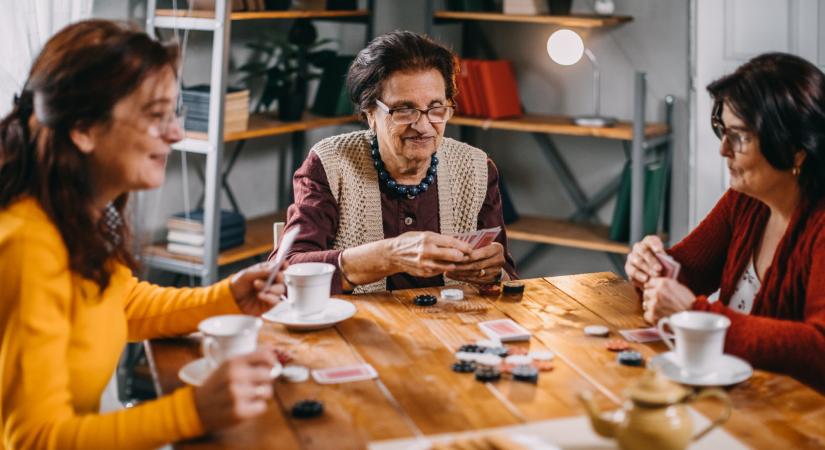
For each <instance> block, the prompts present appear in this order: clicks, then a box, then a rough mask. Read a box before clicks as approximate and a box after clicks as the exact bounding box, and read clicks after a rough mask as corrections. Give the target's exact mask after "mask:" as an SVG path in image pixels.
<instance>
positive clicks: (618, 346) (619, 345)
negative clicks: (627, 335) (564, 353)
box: [605, 339, 630, 352]
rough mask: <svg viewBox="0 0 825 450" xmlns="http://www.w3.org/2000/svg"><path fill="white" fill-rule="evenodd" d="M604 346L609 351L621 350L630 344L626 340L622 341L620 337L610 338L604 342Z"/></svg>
mask: <svg viewBox="0 0 825 450" xmlns="http://www.w3.org/2000/svg"><path fill="white" fill-rule="evenodd" d="M605 348H607V349H608V350H610V351H611V352H623V351H625V350H627V349H629V348H630V344H628V343H627V341H623V340H621V339H612V340H609V341H607V344H605Z"/></svg>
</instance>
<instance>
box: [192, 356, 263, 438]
mask: <svg viewBox="0 0 825 450" xmlns="http://www.w3.org/2000/svg"><path fill="white" fill-rule="evenodd" d="M276 362H277V358H276V356H275V353H274V352H273V351H272V350H271V349H262V350H258V351H256V352H254V353H250V354H248V355H243V356H237V357H235V358H232V359H229V360H227V361H225V362H224V363H223V364H221V365H220V366H218V368H217V369H215V371H214V372H212V374H211V375H210V376H209V378H207V379H206V381H205V382H204V383H203V385H202V386H200V387H197V388H195V408H196V409H197V410H198V416H200V419H201V424H203V428H204V429H205V430H207V431H210V430H215V429H218V428H225V427H228V426H231V425H234V424H236V423H238V422H240V421H242V420H245V419H251V418H253V417H256V416H259V415H261V414H263V413H264V412H265V411H266V409H267V401H268V400H269V399H271V398H272V377H271V376H270V372H271V371H272V366H274V365H275V363H276Z"/></svg>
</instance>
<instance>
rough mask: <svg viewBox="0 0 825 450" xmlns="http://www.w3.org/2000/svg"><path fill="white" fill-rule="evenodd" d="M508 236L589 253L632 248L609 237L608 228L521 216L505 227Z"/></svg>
mask: <svg viewBox="0 0 825 450" xmlns="http://www.w3.org/2000/svg"><path fill="white" fill-rule="evenodd" d="M506 228H507V237H508V238H509V239H514V240H519V241H530V242H541V243H543V244H553V245H561V246H564V247H575V248H581V249H587V250H597V251H602V252H609V253H621V254H626V253H628V252H629V251H630V246H629V245H628V244H627V243H624V242H616V241H612V240H610V239H608V238H607V236H608V227H606V226H601V225H588V224H580V223H572V222H567V221H564V220H560V219H551V218H546V217H536V216H521V217H520V218H519V220H517V221H516V222H514V223H511V224H509V225H507V226H506Z"/></svg>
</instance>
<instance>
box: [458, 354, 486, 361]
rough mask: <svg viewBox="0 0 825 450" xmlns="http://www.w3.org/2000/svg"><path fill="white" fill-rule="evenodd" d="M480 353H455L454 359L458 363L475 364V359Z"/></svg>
mask: <svg viewBox="0 0 825 450" xmlns="http://www.w3.org/2000/svg"><path fill="white" fill-rule="evenodd" d="M478 355H480V353H474V352H455V359H457V360H459V361H473V362H475V360H476V358H478Z"/></svg>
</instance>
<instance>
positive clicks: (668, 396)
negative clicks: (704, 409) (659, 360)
mask: <svg viewBox="0 0 825 450" xmlns="http://www.w3.org/2000/svg"><path fill="white" fill-rule="evenodd" d="M627 394H628V396H629V397H630V399H631V400H633V402H634V403H636V402H638V403H645V404H648V405H669V404H672V403H677V402H680V401H682V399H684V398H685V397H687V395H688V394H690V391H689V390H688V389H686V388H684V387H682V386H680V385H679V384H676V383H674V382H672V381H670V380H668V379H667V378H665V377H664V376H663V375H662V374H661V372H660V371H659V370H658V368H648V370H646V371H645V374H644V375H643V376H642V378H640V379H639V381H638V382H636V384H634V385H633V386H631V387H630V389H629V390H628V392H627Z"/></svg>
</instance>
